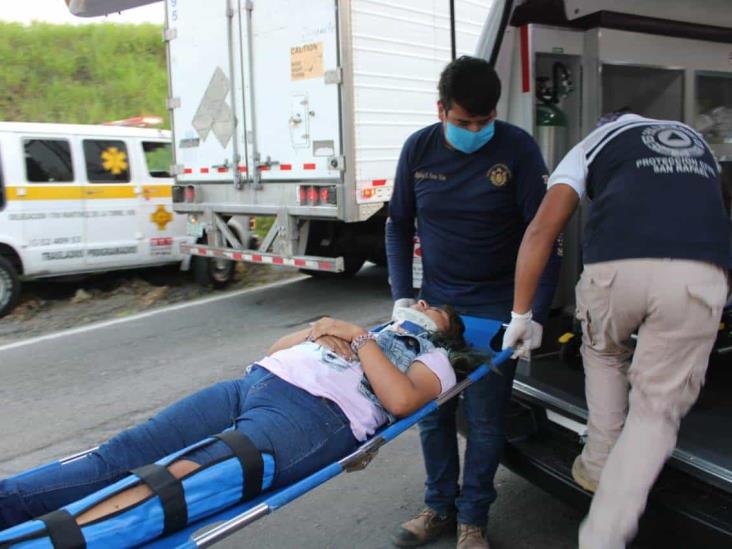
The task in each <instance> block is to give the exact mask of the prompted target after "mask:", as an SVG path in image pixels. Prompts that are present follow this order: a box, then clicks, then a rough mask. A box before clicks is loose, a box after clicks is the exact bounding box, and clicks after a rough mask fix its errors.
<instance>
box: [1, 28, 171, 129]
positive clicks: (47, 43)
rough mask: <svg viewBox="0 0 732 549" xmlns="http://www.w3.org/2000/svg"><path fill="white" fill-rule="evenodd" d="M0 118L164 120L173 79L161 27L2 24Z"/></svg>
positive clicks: (84, 121)
mask: <svg viewBox="0 0 732 549" xmlns="http://www.w3.org/2000/svg"><path fill="white" fill-rule="evenodd" d="M0 59H2V60H3V65H2V70H1V71H0V120H3V121H14V122H61V123H78V124H99V123H102V122H107V121H111V120H119V119H123V118H129V117H132V116H140V115H158V116H162V117H163V120H164V123H163V126H164V127H169V122H168V113H167V110H166V108H165V96H166V94H167V80H166V79H167V73H166V69H165V46H164V43H163V39H162V28H161V27H160V26H157V25H152V24H145V25H119V24H99V25H79V26H74V25H51V24H46V23H34V24H32V25H29V26H23V25H21V24H16V23H0Z"/></svg>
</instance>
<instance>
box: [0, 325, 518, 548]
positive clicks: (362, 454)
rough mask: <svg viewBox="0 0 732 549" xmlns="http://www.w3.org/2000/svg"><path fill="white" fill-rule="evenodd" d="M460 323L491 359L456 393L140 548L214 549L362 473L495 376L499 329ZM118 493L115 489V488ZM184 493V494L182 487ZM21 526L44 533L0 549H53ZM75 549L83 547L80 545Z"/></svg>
mask: <svg viewBox="0 0 732 549" xmlns="http://www.w3.org/2000/svg"><path fill="white" fill-rule="evenodd" d="M462 318H463V321H464V323H465V338H466V340H467V341H468V343H469V344H471V345H472V346H473V347H474V348H477V349H480V350H482V351H485V352H487V353H490V354H492V355H493V356H492V360H491V363H490V364H483V365H482V366H480V367H479V368H478V369H476V370H475V371H473V372H472V373H471V374H470V375H469V376H468V377H467V378H466V379H464V380H462V381H461V382H460V383H458V384H457V385H455V387H453V388H452V389H451V390H450V391H448V392H446V393H445V394H443V395H442V396H440V397H439V398H437V399H436V400H434V401H432V402H430V403H428V404H426V405H425V406H423V407H422V408H420V409H419V410H418V411H416V412H415V413H413V414H412V415H410V416H409V417H406V418H403V419H401V420H399V421H397V422H395V423H393V424H391V425H389V426H386V427H384V428H382V429H381V430H379V431H378V432H377V433H376V434H375V435H374V436H373V437H371V438H370V439H369V440H368V441H366V442H365V443H364V444H362V445H361V446H360V447H359V448H358V450H356V451H355V452H353V453H352V454H350V455H348V456H346V457H344V458H343V459H341V460H339V461H337V462H335V463H332V464H330V465H328V466H326V467H324V468H323V469H321V470H319V471H317V472H315V473H313V474H312V475H310V476H308V477H306V478H304V479H302V480H300V481H298V482H296V483H294V484H292V485H290V486H287V487H284V488H279V489H276V490H269V491H264V492H263V493H262V494H260V495H259V496H257V497H255V498H254V499H250V500H247V501H243V502H241V503H239V504H236V505H234V506H231V507H227V508H226V509H223V510H221V511H219V512H217V513H215V514H211V515H207V516H205V517H196V516H195V513H192V514H191V516H190V518H189V521H188V522H189V523H188V524H186V525H185V527H183V528H182V529H180V530H178V531H176V532H173V533H171V534H168V535H165V536H164V537H158V538H157V539H155V540H154V541H151V542H147V543H144V544H143V546H144V547H150V548H158V549H159V548H166V549H167V548H173V547H175V548H181V549H182V548H198V547H209V546H211V545H213V544H214V543H217V542H219V541H221V540H223V539H224V538H226V537H228V536H230V535H231V534H233V533H234V532H236V531H238V530H240V529H242V528H244V527H245V526H247V525H249V524H251V523H253V522H255V521H257V520H258V519H260V518H262V517H264V516H266V515H268V514H270V513H273V512H274V511H276V510H277V509H280V508H281V507H283V506H284V505H286V504H287V503H289V502H291V501H293V500H295V499H296V498H298V497H299V496H301V495H303V494H305V493H307V492H309V491H310V490H312V489H313V488H315V487H317V486H319V485H321V484H323V483H324V482H326V481H328V480H330V479H332V478H333V477H335V476H337V475H339V474H340V473H342V472H344V471H346V472H353V471H358V470H362V469H364V468H365V467H366V466H367V465H368V464H369V463H370V461H371V460H372V459H373V458H374V457H375V456H376V454H377V453H378V450H379V448H381V447H382V446H383V445H385V444H386V443H387V442H389V441H391V440H393V439H394V438H396V437H397V436H399V435H400V434H401V433H403V432H404V431H406V430H407V429H409V428H410V427H412V426H414V425H415V424H416V423H417V422H418V421H419V420H420V419H422V418H423V417H425V416H426V415H427V414H429V413H431V412H433V411H435V410H436V409H437V408H438V407H439V406H440V405H441V404H443V403H444V402H446V401H448V400H450V399H451V398H454V397H455V396H457V395H459V394H460V393H461V392H462V391H463V390H464V389H465V388H467V387H468V386H469V385H470V384H472V383H474V382H475V381H477V380H478V379H481V378H482V377H485V376H486V375H488V374H489V373H491V372H493V373H497V374H498V375H500V370H498V369H497V367H498V366H499V365H500V364H502V363H503V362H505V361H506V360H507V359H509V358H510V356H511V353H512V351H511V350H510V349H509V350H505V351H501V352H497V353H493V351H492V350H491V349H490V347H489V344H490V342H491V340H492V339H493V338H494V337H495V336H496V334H498V332H499V330H500V329H501V323H500V322H497V321H493V320H486V319H481V318H475V317H469V316H463V317H462ZM194 446H195V445H194ZM189 449H190V448H189ZM186 450H188V449H186ZM186 450H182V451H181V452H177V453H176V454H173V455H172V456H168V457H167V458H166V459H165V460H161V461H160V462H158V463H166V462H169V461H172V459H174V458H175V457H176V456H179V455H180V454H181V453H182V452H183V451H186ZM90 451H91V450H90ZM86 453H87V452H83V453H81V454H77V455H76V456H72V457H70V458H66V460H64V461H68V460H70V459H78V458H79V457H81V456H83V455H84V454H86ZM225 465H226V463H223V464H221V466H220V469H221V470H219V471H218V472H217V471H212V474H213V475H216V474H219V475H222V474H224V475H225V474H236V471H234V470H229V471H227V470H225V469H224V466H225ZM273 468H274V465H273V464H272V463H268V462H267V460H265V475H264V476H265V481H264V487H265V488H266V486H267V485H268V484H269V483H268V482H267V480H268V481H269V482H271V478H272V476H273ZM198 476H200V475H198ZM127 478H128V479H130V478H131V479H132V480H130V481H127V482H130V483H132V482H134V477H127ZM209 481H214V479H209ZM120 482H125V481H120ZM199 482H200V481H199ZM118 485H119V483H117V485H115V486H118ZM117 489H119V488H118V487H117ZM112 490H113V487H108V488H105V489H103V490H100V492H97V493H96V494H97V495H98V494H102V495H103V494H104V493H105V492H107V491H109V493H111V492H112ZM193 490H194V488H193V489H192V490H191V491H192V492H193ZM186 491H188V488H187V487H186ZM89 497H93V496H89ZM85 499H86V498H85ZM155 499H157V498H153V500H155ZM82 501H84V500H82ZM74 505H77V504H71V505H69V506H67V507H66V508H68V509H70V508H72V507H73V506H74ZM149 516H150V520H151V521H156V524H151V525H150V530H151V531H152V532H159V531H160V527H159V524H160V521H161V517H160V513H158V512H157V510H156V509H151V510H150V512H149ZM26 525H27V526H26ZM21 526H26V532H30V533H32V532H33V531H34V530H35V532H36V533H37V532H38V528H39V527H40V528H43V523H39V521H29V522H27V523H24V525H19V526H18V527H14V528H11V529H9V530H6V531H5V532H0V548H3V549H4V548H5V547H14V548H15V547H17V548H19V549H31V548H32V549H46V548H48V549H52V548H53V547H54V545H53V543H52V542H51V540H50V539H49V538H48V537H45V538H43V537H40V538H39V537H38V536H37V535H34V536H31V539H29V538H28V537H27V536H21V537H25V539H24V540H23V541H20V542H19V543H16V542H14V541H12V540H17V539H18V538H17V533H12V534H11V532H12V531H15V532H18V528H19V527H21ZM156 529H157V530H156ZM117 539H118V541H119V546H120V547H123V546H129V545H130V544H129V543H125V534H124V532H120V536H119V538H117ZM9 542H10V543H9ZM94 545H95V544H94V543H89V544H88V545H87V547H93V546H94ZM115 545H116V544H115ZM133 545H137V546H139V544H135V543H133ZM80 547H84V546H83V545H81V546H80ZM105 547H110V545H109V542H107V543H106V544H105Z"/></svg>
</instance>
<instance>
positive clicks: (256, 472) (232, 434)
mask: <svg viewBox="0 0 732 549" xmlns="http://www.w3.org/2000/svg"><path fill="white" fill-rule="evenodd" d="M214 436H215V437H216V438H218V439H219V440H220V441H221V442H223V443H224V444H226V445H227V446H228V447H229V448H231V451H232V452H234V455H235V456H236V457H237V459H238V460H239V463H240V465H241V475H242V494H241V498H242V500H248V499H252V498H254V497H256V496H257V495H259V493H260V492H261V491H262V478H263V477H264V460H263V459H262V454H261V453H260V451H259V450H257V447H256V446H255V445H254V443H253V442H252V441H251V440H249V437H247V436H246V435H244V434H243V433H240V432H239V431H224V432H223V433H219V434H218V435H214Z"/></svg>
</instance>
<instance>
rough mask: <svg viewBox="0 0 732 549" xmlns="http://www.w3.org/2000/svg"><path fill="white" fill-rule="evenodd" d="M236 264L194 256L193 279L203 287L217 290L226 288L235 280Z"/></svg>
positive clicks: (192, 264) (224, 260) (225, 260)
mask: <svg viewBox="0 0 732 549" xmlns="http://www.w3.org/2000/svg"><path fill="white" fill-rule="evenodd" d="M235 268H236V263H235V262H233V261H229V260H227V259H212V258H208V257H201V256H198V255H197V256H194V257H192V258H191V271H192V272H193V279H194V280H195V281H196V282H197V283H198V284H200V285H201V286H206V287H213V288H216V289H217V290H220V289H222V288H225V287H226V286H228V285H229V283H230V282H231V280H232V279H233V278H234V269H235Z"/></svg>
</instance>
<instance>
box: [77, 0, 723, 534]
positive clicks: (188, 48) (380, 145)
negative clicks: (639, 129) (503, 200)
mask: <svg viewBox="0 0 732 549" xmlns="http://www.w3.org/2000/svg"><path fill="white" fill-rule="evenodd" d="M143 3H150V0H96V1H94V0H71V8H72V11H76V12H77V13H80V14H82V15H83V14H87V15H93V14H94V13H93V12H94V11H96V12H97V13H102V12H104V9H105V6H106V11H113V9H114V8H115V7H117V8H121V7H123V6H122V4H125V5H127V6H129V5H130V4H137V5H139V4H143ZM166 11H167V20H166V21H167V22H166V30H165V39H166V41H167V44H168V52H169V69H170V73H171V74H170V85H171V94H170V96H171V97H170V107H171V109H172V112H173V117H172V118H173V122H174V127H173V135H174V141H175V151H176V171H177V183H178V185H177V187H176V189H177V196H176V202H175V204H176V206H175V207H176V209H177V211H180V212H187V213H188V214H189V217H188V223H189V228H190V231H191V233H192V234H194V235H195V236H196V238H198V239H199V243H198V244H195V245H192V246H190V251H191V253H194V254H196V255H201V256H208V257H212V258H220V259H224V260H229V259H232V260H245V261H257V262H269V263H275V264H287V265H293V266H296V267H299V268H303V269H308V270H318V269H319V270H322V271H328V272H338V271H340V272H353V271H354V270H355V269H356V268H357V267H359V266H360V265H361V263H362V262H363V260H364V259H372V260H375V261H377V262H380V261H383V248H382V246H383V243H382V239H383V223H384V206H385V204H386V202H387V201H388V200H389V193H390V188H391V182H392V179H391V178H392V177H393V174H394V171H395V167H396V162H397V157H398V154H399V149H400V147H401V145H402V143H403V141H404V139H405V138H406V136H407V135H408V134H409V133H411V132H412V131H413V130H415V129H417V128H419V127H421V126H424V125H427V124H429V123H431V122H433V121H434V120H435V119H436V116H435V115H436V112H435V100H436V98H437V94H436V89H435V88H436V82H437V78H438V76H439V72H440V70H441V69H442V68H443V66H444V65H445V64H446V63H447V62H448V61H449V60H450V58H451V57H452V56H453V55H455V54H461V53H469V54H473V55H477V56H481V57H484V58H486V59H488V60H490V61H491V62H492V63H494V64H495V66H496V69H497V71H498V73H499V75H500V77H501V80H502V82H503V95H502V98H501V100H500V102H499V105H498V113H499V117H501V118H503V119H505V120H507V121H509V122H512V123H514V124H516V125H518V126H521V127H523V128H524V129H526V130H527V131H528V132H530V133H532V134H533V135H534V136H535V137H536V139H537V141H538V142H539V144H540V146H541V148H542V151H543V152H544V155H545V158H546V160H547V164H548V165H549V166H550V167H552V166H553V165H554V164H555V163H556V161H557V160H558V158H560V157H561V155H563V154H564V153H565V152H566V151H567V150H568V147H569V146H570V145H571V144H572V143H574V142H576V141H578V140H579V139H580V138H581V137H582V136H584V135H586V134H587V133H588V132H589V131H590V130H591V129H592V128H593V126H594V124H595V121H596V119H597V117H598V115H599V114H600V113H602V112H605V111H609V110H613V109H617V108H619V107H622V106H626V105H627V106H630V107H631V108H633V110H635V111H636V112H638V113H639V114H642V115H645V116H650V117H655V118H668V119H676V120H681V121H683V122H686V123H688V124H690V125H692V126H694V127H696V128H697V129H698V130H699V131H701V132H702V133H703V134H704V136H705V138H706V139H707V141H708V142H709V143H710V145H711V147H712V149H713V150H714V152H715V154H716V156H717V159H718V161H719V163H720V165H721V167H722V174H723V184H724V188H723V193H724V196H725V199H726V201H727V206H728V211H729V206H730V204H729V201H730V197H731V196H732V174H731V170H730V168H731V167H732V166H731V163H732V64H731V60H732V10H730V4H729V1H728V0H704V1H698V2H688V1H685V0H641V1H638V0H612V1H610V0H525V1H512V0H485V1H475V0H463V1H460V0H453V1H451V0H432V1H417V0H404V1H400V2H388V1H385V0H352V1H347V0H308V1H307V2H306V1H296V0H290V1H288V0H254V1H244V0H209V1H208V2H205V3H204V2H200V1H198V0H166ZM583 213H584V212H583V211H580V212H579V213H578V214H577V215H576V216H575V217H574V218H573V219H572V220H571V222H570V224H569V225H568V227H567V228H566V230H565V233H564V264H563V268H562V274H561V277H560V285H559V288H558V292H557V296H556V299H555V308H554V310H553V312H552V315H551V316H550V319H549V321H548V322H547V325H546V326H545V332H544V333H545V336H544V347H543V348H542V349H541V350H540V351H539V353H537V354H535V356H534V357H533V358H532V361H531V362H530V363H522V364H520V365H519V368H518V370H517V374H516V380H515V382H514V392H513V401H512V402H513V405H514V408H513V409H512V412H511V414H510V419H511V421H510V422H509V426H508V435H509V444H508V447H507V450H506V453H505V457H504V463H505V465H507V466H508V467H510V468H511V469H512V470H514V471H516V472H517V473H519V474H521V475H523V476H525V477H526V478H528V479H530V480H531V481H532V482H535V483H537V484H538V485H540V486H542V487H543V488H545V489H547V490H549V491H551V492H552V493H554V494H557V495H558V496H559V497H561V498H562V499H564V500H565V501H569V502H572V503H574V504H577V505H579V506H583V507H585V508H586V507H587V505H588V503H589V499H590V494H588V493H587V492H585V491H583V490H582V489H581V488H580V487H579V486H578V485H576V484H575V483H574V482H573V481H572V477H571V473H570V468H571V464H572V461H573V459H574V457H575V456H576V455H577V453H578V452H579V451H580V450H581V444H582V440H583V437H584V435H585V433H586V423H587V404H586V401H585V397H584V390H583V374H582V371H581V368H577V367H576V366H577V364H576V360H575V357H573V353H572V351H573V341H577V338H576V337H575V338H574V339H572V338H571V328H572V320H573V309H574V293H573V291H572V290H573V286H574V284H575V282H576V280H577V278H578V276H579V272H580V270H581V264H582V261H581V249H580V245H579V243H580V234H581V228H582V220H583V217H584V216H583ZM263 214H264V215H275V216H276V218H277V219H276V223H275V224H274V226H273V229H272V232H271V233H270V234H269V235H268V236H267V238H265V239H264V241H263V242H262V244H261V246H260V249H258V250H247V249H243V248H242V247H241V246H240V243H241V242H242V241H246V234H244V233H243V232H242V231H244V229H242V227H243V228H246V227H248V224H247V223H246V217H247V216H251V215H255V216H256V215H263ZM213 264H215V262H212V265H213ZM730 320H732V319H725V323H724V324H723V326H722V328H721V330H720V334H719V338H718V342H717V345H716V346H715V350H714V353H713V357H712V361H711V365H710V368H709V372H708V376H707V383H706V386H705V388H704V390H703V392H702V394H701V397H700V400H699V402H698V403H697V405H696V406H695V407H694V409H693V410H692V411H691V412H690V414H689V415H688V416H687V417H686V418H685V419H684V422H683V424H682V427H681V431H680V433H679V439H678V445H677V448H676V450H675V451H674V453H673V455H672V457H671V458H670V460H669V462H668V465H667V467H666V468H665V470H664V472H663V473H662V475H661V477H660V479H659V481H658V483H657V484H656V487H655V488H654V490H653V492H652V493H651V496H650V500H649V507H648V511H647V513H646V516H647V517H648V518H650V519H652V520H651V521H650V522H652V523H653V524H655V525H656V526H658V525H660V526H661V528H655V529H654V538H653V541H652V543H651V544H650V546H653V547H656V546H666V547H705V548H710V547H730V546H732V429H730V427H729V424H730V420H732V405H731V404H730V403H731V402H732V401H731V400H730V398H729V389H730V387H732V369H731V368H730V360H729V355H728V354H727V353H729V352H730V351H732V328H731V327H730V326H732V322H730ZM567 333H569V335H567ZM560 336H561V337H560ZM575 350H576V349H575ZM567 363H570V365H567ZM572 363H574V367H572V366H571V364H572ZM653 519H655V520H653ZM647 524H648V523H646V524H642V528H641V535H642V534H643V533H644V532H647V531H650V530H649V529H648V528H647V527H646V526H647ZM664 537H665V538H667V539H665V540H663V541H662V539H663V538H664Z"/></svg>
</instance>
